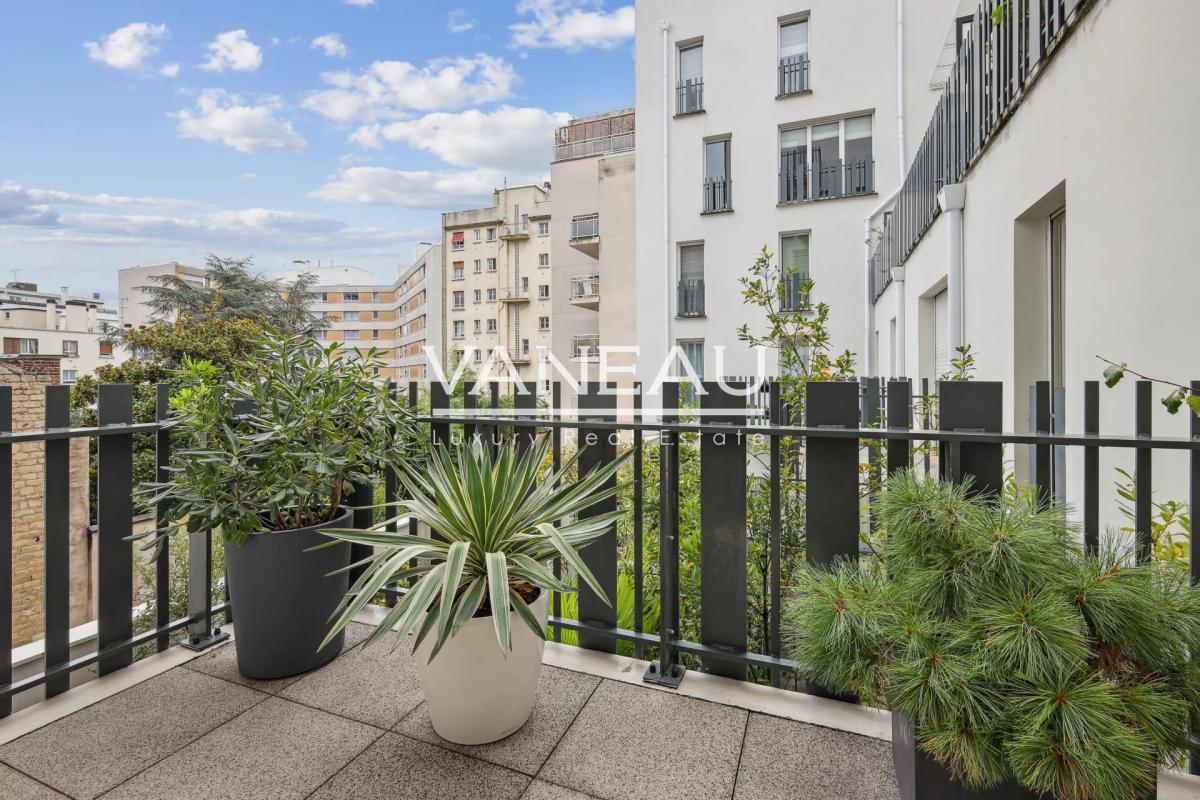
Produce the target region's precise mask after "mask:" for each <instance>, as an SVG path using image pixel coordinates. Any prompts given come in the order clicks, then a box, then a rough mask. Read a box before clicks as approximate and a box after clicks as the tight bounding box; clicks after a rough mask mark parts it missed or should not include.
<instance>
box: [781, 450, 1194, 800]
mask: <svg viewBox="0 0 1200 800" xmlns="http://www.w3.org/2000/svg"><path fill="white" fill-rule="evenodd" d="M879 509H880V516H881V520H882V524H883V526H884V527H885V528H886V529H887V531H888V533H889V537H890V538H889V543H888V548H887V551H886V557H885V559H884V561H883V564H882V565H880V566H876V567H873V568H872V567H866V568H864V567H862V566H858V565H852V564H845V565H843V566H841V567H839V568H836V569H834V570H832V571H820V570H805V571H804V573H803V576H802V578H801V580H800V581H799V585H798V588H797V593H796V595H795V598H794V599H793V601H792V602H791V604H790V607H789V612H788V616H787V628H788V633H789V646H790V649H791V652H792V654H793V656H794V657H795V658H796V659H797V661H798V662H799V665H800V669H801V670H802V671H803V673H804V674H805V675H806V676H807V677H809V678H811V679H813V680H815V681H817V682H819V683H821V684H823V685H825V686H829V687H833V688H837V689H839V690H841V691H845V692H852V693H854V694H857V695H858V696H859V697H860V698H862V699H863V701H864V702H867V703H871V704H878V705H886V706H889V707H891V708H892V709H893V710H896V711H900V712H902V713H904V714H905V715H907V716H908V718H909V719H911V720H912V721H913V725H914V727H915V730H916V734H917V740H918V744H919V746H920V747H921V748H922V749H924V750H925V751H926V752H928V753H929V754H930V755H931V756H933V758H935V759H936V760H937V761H938V762H939V763H941V764H942V765H943V766H945V767H946V768H947V769H948V770H949V771H950V773H951V774H953V775H954V776H955V777H956V778H957V779H958V780H960V781H962V782H963V783H966V784H968V785H970V786H972V787H976V788H980V787H986V786H994V785H996V784H998V783H999V782H1000V781H1001V780H1003V779H1004V778H1005V777H1007V776H1012V777H1015V778H1016V779H1017V780H1018V781H1019V782H1020V783H1021V784H1023V785H1024V786H1026V787H1027V788H1029V789H1032V790H1033V791H1035V792H1038V793H1041V794H1044V795H1046V796H1052V797H1055V798H1059V800H1129V799H1130V798H1134V797H1137V796H1140V794H1141V793H1143V792H1145V791H1147V790H1149V789H1151V788H1152V787H1153V786H1154V781H1155V780H1156V774H1157V763H1158V760H1159V759H1163V760H1166V761H1168V762H1169V761H1171V760H1172V759H1175V758H1179V757H1181V756H1182V754H1183V753H1184V752H1185V751H1186V750H1187V748H1189V747H1190V746H1191V745H1193V744H1194V742H1193V740H1192V736H1191V734H1190V733H1189V729H1190V726H1192V725H1195V724H1196V722H1197V721H1198V720H1200V665H1198V664H1197V663H1195V662H1194V661H1192V660H1191V659H1190V653H1194V652H1197V651H1198V650H1200V615H1198V614H1197V611H1200V589H1197V588H1195V587H1192V586H1190V585H1189V584H1188V581H1187V578H1186V575H1183V574H1182V573H1180V572H1179V571H1177V570H1171V569H1165V568H1163V567H1162V566H1161V565H1158V564H1153V563H1152V564H1145V565H1137V564H1134V563H1133V562H1132V559H1131V558H1130V554H1129V553H1126V552H1119V551H1116V550H1110V551H1106V552H1104V553H1101V554H1100V555H1094V556H1093V555H1086V554H1085V553H1084V552H1083V551H1082V549H1081V548H1080V547H1079V545H1078V537H1077V536H1076V535H1075V534H1076V531H1074V530H1073V529H1072V528H1071V526H1070V525H1069V524H1068V523H1067V522H1066V518H1065V513H1064V511H1063V510H1062V509H1059V508H1041V507H1039V506H1038V504H1037V500H1036V495H1035V494H1034V493H1033V492H1028V491H1021V492H1008V493H1005V495H1004V496H1003V497H1000V498H992V497H987V498H984V497H979V496H974V497H973V496H970V495H969V494H968V491H967V487H965V486H961V485H955V484H950V483H942V482H938V481H935V480H922V479H920V478H918V477H916V476H914V475H912V474H903V475H900V476H894V477H893V478H891V479H890V480H889V484H888V489H887V491H886V492H885V493H884V494H883V495H881V497H880V503H879ZM1191 730H1194V728H1191Z"/></svg>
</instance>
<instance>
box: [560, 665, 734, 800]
mask: <svg viewBox="0 0 1200 800" xmlns="http://www.w3.org/2000/svg"><path fill="white" fill-rule="evenodd" d="M745 725H746V712H745V711H742V710H741V709H737V708H731V707H729V706H721V705H716V704H715V703H706V702H704V701H703V700H696V699H693V698H690V697H682V696H679V695H674V694H669V693H667V692H663V691H659V690H657V689H648V688H643V687H641V686H632V685H630V684H627V683H615V682H613V681H603V682H602V683H601V684H600V686H599V687H598V688H597V689H596V692H595V694H593V695H592V699H591V700H589V701H588V703H587V705H586V706H584V707H583V710H582V711H581V712H579V717H578V718H577V719H576V720H575V723H574V724H573V725H571V728H570V730H568V731H567V734H566V736H564V737H563V739H562V741H561V742H559V744H558V747H556V748H555V750H554V752H553V753H552V754H551V756H550V759H549V760H548V761H547V762H546V766H544V767H542V771H541V772H540V773H538V777H539V778H542V779H543V780H546V781H549V782H550V783H554V784H557V785H559V786H565V787H567V788H570V789H575V790H577V791H580V792H584V793H586V794H591V795H595V796H596V797H602V798H608V800H622V799H623V798H644V797H653V798H655V800H672V799H673V798H678V800H695V798H698V797H705V798H707V797H729V796H730V794H731V792H732V791H733V782H734V776H735V774H736V772H737V762H738V753H739V752H740V750H741V746H742V734H743V732H744V731H745Z"/></svg>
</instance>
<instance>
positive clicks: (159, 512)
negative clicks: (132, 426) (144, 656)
mask: <svg viewBox="0 0 1200 800" xmlns="http://www.w3.org/2000/svg"><path fill="white" fill-rule="evenodd" d="M170 414H171V385H170V384H169V383H160V384H157V385H156V386H155V387H154V419H155V421H156V422H158V424H159V428H158V432H157V433H156V434H155V436H154V479H155V480H156V481H159V482H160V483H164V482H166V481H167V480H169V479H170V477H171V473H170V471H169V470H168V469H167V468H168V467H170V466H171V431H170V429H169V428H167V426H166V423H167V419H168V417H169V416H170ZM169 510H170V502H169V501H167V500H161V501H159V503H158V506H157V507H156V508H155V509H154V526H155V527H156V528H157V529H158V530H159V531H161V530H162V529H163V527H164V526H165V525H166V524H167V513H168V512H169ZM154 598H155V599H154V604H155V609H154V610H155V624H156V625H157V626H158V629H159V630H163V629H164V628H166V627H167V626H168V625H170V624H171V540H170V538H169V537H164V538H163V540H162V541H161V542H159V551H158V557H157V558H156V559H155V563H154ZM170 646H171V634H169V633H162V634H159V636H158V639H157V648H158V652H160V653H161V652H162V651H163V650H166V649H167V648H168V647H170Z"/></svg>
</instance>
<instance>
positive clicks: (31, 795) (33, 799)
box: [0, 764, 67, 800]
mask: <svg viewBox="0 0 1200 800" xmlns="http://www.w3.org/2000/svg"><path fill="white" fill-rule="evenodd" d="M0 797H3V798H4V800H67V796H66V795H63V794H59V793H58V792H56V791H54V790H53V789H50V788H47V787H46V786H43V785H42V784H40V783H38V782H37V781H35V780H33V779H32V778H28V777H26V776H24V775H22V774H21V773H19V772H17V771H16V770H15V769H13V768H12V767H10V766H7V765H5V764H0Z"/></svg>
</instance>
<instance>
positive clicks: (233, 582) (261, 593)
mask: <svg viewBox="0 0 1200 800" xmlns="http://www.w3.org/2000/svg"><path fill="white" fill-rule="evenodd" d="M352 517H353V512H352V511H350V510H349V509H342V512H341V514H339V515H338V516H337V517H336V518H335V519H333V520H331V521H330V522H326V523H323V524H321V525H314V526H312V527H308V528H300V529H298V530H292V531H278V532H274V533H254V534H251V535H250V537H249V539H248V540H247V542H246V544H244V545H242V546H241V547H238V546H237V545H231V544H226V545H225V569H226V571H227V572H228V575H229V601H230V603H231V604H232V606H233V616H234V620H235V626H236V628H237V635H236V636H235V637H234V644H235V646H236V647H237V660H238V671H239V672H241V673H242V675H244V676H246V677H247V678H254V679H256V680H271V679H274V678H286V677H288V676H289V675H298V674H300V673H302V672H308V671H309V670H311V669H316V668H317V667H319V666H321V665H322V664H325V663H327V662H329V661H330V660H332V659H333V658H334V657H335V656H337V654H338V653H340V652H341V650H342V642H343V639H344V636H343V634H342V633H339V634H338V635H337V638H336V639H334V640H333V641H332V642H330V643H329V644H328V645H326V646H325V647H324V649H322V650H320V651H319V652H318V650H317V647H318V646H319V645H320V644H321V640H322V639H324V638H325V634H326V633H327V632H328V630H329V615H330V614H332V613H333V610H334V608H336V607H337V604H338V602H339V601H340V600H341V599H342V597H343V596H345V594H346V591H347V589H348V588H349V576H348V575H347V573H345V572H343V573H341V574H340V575H335V576H332V577H331V576H330V575H329V573H331V572H334V571H335V570H338V569H342V568H343V567H345V566H347V565H348V564H349V563H350V544H349V543H348V542H339V543H338V544H336V545H334V546H332V547H327V548H324V549H321V550H316V551H314V552H311V553H308V552H305V551H306V550H307V549H308V548H310V547H313V546H315V545H318V544H323V543H325V542H328V541H329V537H327V536H323V535H322V534H320V533H318V530H319V529H321V528H349V527H350V524H351V519H352Z"/></svg>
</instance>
